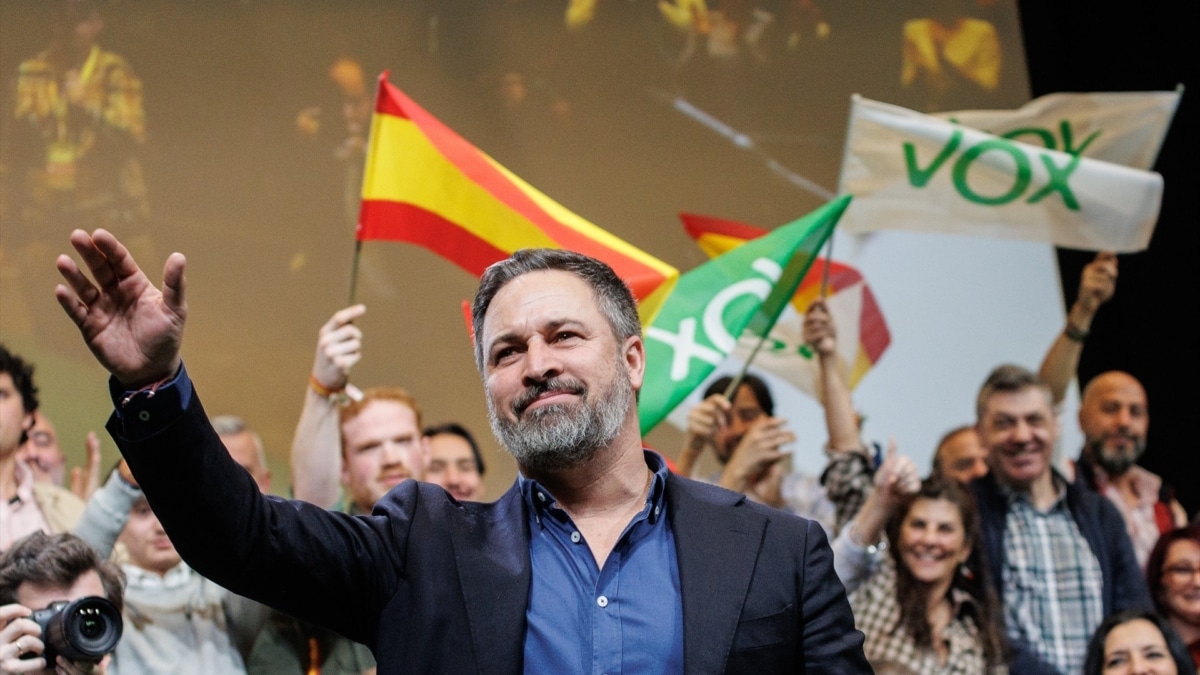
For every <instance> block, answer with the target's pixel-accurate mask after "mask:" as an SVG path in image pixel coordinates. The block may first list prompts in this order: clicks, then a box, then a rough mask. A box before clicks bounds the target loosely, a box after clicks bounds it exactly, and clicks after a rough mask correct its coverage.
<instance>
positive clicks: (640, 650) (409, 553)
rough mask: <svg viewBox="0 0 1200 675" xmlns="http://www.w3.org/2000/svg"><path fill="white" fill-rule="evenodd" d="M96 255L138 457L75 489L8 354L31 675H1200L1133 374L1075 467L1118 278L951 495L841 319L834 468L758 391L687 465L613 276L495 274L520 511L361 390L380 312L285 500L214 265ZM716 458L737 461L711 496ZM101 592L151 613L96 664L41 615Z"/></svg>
mask: <svg viewBox="0 0 1200 675" xmlns="http://www.w3.org/2000/svg"><path fill="white" fill-rule="evenodd" d="M71 243H72V244H73V246H74V248H75V250H76V252H77V254H78V255H79V257H80V258H81V259H82V260H83V261H84V268H83V269H81V268H80V267H79V266H77V264H76V263H75V262H74V261H73V260H72V259H70V258H68V257H66V256H63V257H60V259H59V261H58V267H59V271H60V272H61V273H62V275H63V277H64V279H65V283H64V285H62V286H60V287H59V288H58V289H57V291H56V295H57V298H58V300H59V302H60V304H62V306H63V308H64V309H65V310H66V312H67V314H68V315H69V316H70V317H71V319H72V320H74V322H75V323H76V325H77V326H78V327H79V329H80V331H81V333H82V335H83V338H84V340H85V342H86V343H87V345H88V347H89V348H90V349H91V351H92V352H93V354H95V356H96V358H97V359H98V360H99V361H100V363H101V364H102V365H103V366H104V367H105V368H106V369H107V370H108V371H109V372H110V373H111V375H112V379H111V381H110V391H111V393H112V397H113V403H114V409H115V412H114V415H113V417H112V419H111V420H110V422H109V426H108V430H109V433H110V434H111V435H112V436H113V437H114V439H115V440H116V441H117V443H118V445H119V446H120V448H121V451H122V454H123V456H124V459H123V460H122V461H121V462H120V463H119V464H118V465H117V466H116V467H114V468H113V469H112V471H111V472H110V474H109V475H108V476H107V478H106V480H104V481H103V484H100V483H101V481H100V471H99V468H98V464H99V459H98V454H99V453H98V449H97V447H96V446H97V444H96V442H95V439H94V438H91V439H89V442H88V447H89V460H88V465H87V466H86V467H84V468H83V469H82V470H77V471H75V472H72V473H74V474H75V475H74V476H73V479H72V480H71V481H70V482H71V483H72V486H73V487H72V489H68V488H66V487H63V483H64V481H66V480H67V475H68V474H67V472H66V471H65V466H64V463H65V462H64V460H63V459H62V453H61V450H58V447H57V439H56V438H55V437H54V431H53V427H52V425H50V424H49V422H48V420H46V418H45V417H44V415H42V414H41V413H39V411H38V390H37V387H36V386H35V385H34V380H33V368H32V366H31V365H30V364H28V363H26V362H25V361H24V360H22V359H21V357H20V356H18V355H16V354H13V353H11V352H9V351H8V349H7V348H4V347H3V346H0V551H2V552H0V673H4V674H8V673H24V672H42V671H43V669H45V671H46V672H55V669H57V672H65V673H81V672H83V673H86V672H108V673H116V674H118V675H120V674H124V673H168V672H170V673H189V672H192V673H241V672H245V673H302V674H305V675H309V674H313V673H324V674H330V673H336V674H342V673H345V674H361V673H374V672H376V671H378V672H380V673H388V672H409V671H414V670H415V671H436V672H459V671H487V672H518V671H526V672H584V671H592V672H615V671H624V672H647V671H653V672H660V671H661V672H676V673H682V672H688V673H691V672H796V671H803V672H812V673H858V672H872V670H873V671H874V672H878V673H911V674H918V673H919V674H923V673H963V674H966V673H988V674H997V673H1014V674H1015V673H1021V674H1024V673H1062V674H1074V673H1079V672H1084V673H1087V674H1089V675H1090V674H1092V673H1097V674H1098V673H1177V674H1178V673H1185V674H1193V673H1195V672H1196V668H1197V665H1198V664H1200V524H1197V523H1195V522H1193V523H1192V524H1188V521H1187V515H1186V514H1185V513H1184V510H1183V509H1182V507H1181V506H1180V504H1179V502H1178V501H1177V500H1176V499H1175V498H1174V494H1173V492H1172V489H1171V486H1170V485H1169V484H1168V482H1167V481H1164V480H1163V479H1162V478H1160V477H1158V476H1155V475H1154V474H1151V473H1150V472H1149V471H1147V470H1146V469H1144V468H1142V467H1140V466H1139V465H1138V464H1137V460H1138V458H1139V457H1140V455H1141V453H1142V452H1143V451H1144V450H1145V441H1146V433H1147V430H1148V424H1149V414H1148V405H1147V400H1146V394H1145V391H1144V390H1143V389H1142V387H1141V385H1140V383H1138V381H1137V380H1136V378H1133V377H1132V376H1130V375H1128V374H1126V373H1121V372H1109V373H1104V374H1102V375H1100V376H1098V377H1096V378H1094V379H1093V380H1092V381H1091V382H1089V383H1086V386H1085V387H1084V389H1083V395H1082V401H1081V406H1080V413H1079V420H1078V423H1079V425H1080V429H1081V431H1082V432H1083V436H1084V438H1085V446H1084V447H1083V448H1082V449H1081V450H1080V452H1079V454H1078V455H1077V457H1076V458H1075V459H1074V460H1073V461H1071V462H1069V463H1068V464H1067V465H1066V466H1059V465H1056V463H1055V461H1054V459H1053V456H1054V450H1055V446H1056V441H1057V439H1058V434H1059V424H1060V420H1059V419H1058V415H1057V414H1056V406H1057V404H1058V403H1059V402H1060V401H1061V399H1062V398H1063V397H1064V395H1065V393H1066V390H1067V388H1068V386H1069V385H1070V381H1071V379H1072V378H1073V376H1074V372H1075V370H1076V365H1077V363H1078V359H1079V356H1080V353H1081V350H1082V345H1083V342H1084V340H1086V338H1087V333H1088V330H1089V328H1090V325H1091V321H1092V319H1093V318H1094V317H1095V315H1096V313H1097V312H1098V311H1099V310H1100V308H1101V306H1102V305H1103V304H1104V302H1105V301H1106V300H1107V299H1108V298H1109V297H1111V296H1112V293H1113V291H1114V289H1115V284H1116V276H1117V268H1116V264H1117V263H1116V258H1115V257H1114V256H1112V255H1110V254H1106V253H1101V254H1099V255H1098V256H1097V257H1096V260H1095V261H1094V262H1093V263H1092V264H1090V265H1089V266H1088V267H1087V268H1086V269H1085V270H1084V273H1083V278H1082V280H1081V285H1080V292H1079V297H1078V299H1077V300H1076V302H1075V303H1074V304H1073V305H1072V307H1071V310H1070V313H1069V315H1068V318H1067V322H1066V325H1065V328H1064V330H1063V331H1062V333H1061V335H1060V336H1058V337H1057V338H1056V340H1055V341H1054V343H1053V344H1052V345H1051V346H1050V348H1049V350H1048V352H1047V354H1046V357H1045V360H1044V362H1043V363H1042V364H1041V367H1040V371H1039V372H1033V371H1031V370H1029V369H1026V368H1023V367H1020V366H1016V365H1011V364H1008V365H1001V366H998V367H997V368H996V369H995V370H994V371H993V372H992V373H990V374H989V375H988V376H987V377H986V379H985V380H984V383H983V385H982V386H981V388H980V391H979V394H978V397H977V399H976V419H975V420H974V422H973V423H970V424H964V425H963V426H961V427H958V428H955V429H952V430H950V431H948V432H947V433H946V434H945V436H944V437H943V439H942V441H941V442H940V443H939V446H938V448H937V451H936V453H935V455H934V461H933V466H932V467H930V469H929V471H923V470H921V469H919V468H918V467H917V465H916V463H915V462H913V461H912V460H911V459H910V458H909V457H908V456H906V455H905V454H904V453H903V452H902V451H901V450H900V449H898V448H896V447H895V445H894V444H892V445H890V446H889V447H888V448H887V449H886V450H880V449H878V448H874V447H872V446H871V445H869V444H867V443H864V442H863V441H862V440H861V434H860V430H859V417H858V415H857V413H856V411H855V408H854V405H853V401H852V399H851V392H850V389H849V387H848V385H847V383H846V378H845V368H844V364H841V363H839V362H838V357H837V351H836V339H837V334H836V327H835V325H834V322H833V318H832V316H831V315H830V313H829V312H828V311H827V309H826V307H825V305H824V303H823V302H821V301H819V300H818V301H815V302H814V303H813V304H812V306H811V307H810V308H809V310H808V312H807V314H806V317H805V323H804V333H805V334H804V337H805V341H806V343H807V344H808V345H809V346H810V347H811V348H812V350H813V353H814V358H815V359H816V361H817V363H818V364H819V366H820V387H819V393H820V399H821V403H822V405H823V407H824V410H825V421H826V427H827V428H826V432H827V434H828V443H827V446H826V452H827V455H828V460H827V464H826V467H825V470H824V471H823V472H822V473H821V475H819V476H816V475H805V474H802V473H799V472H794V471H791V470H790V469H789V468H788V461H787V460H788V457H789V453H790V451H789V445H790V444H791V443H792V442H793V441H794V440H795V433H796V432H795V430H793V429H790V428H789V427H788V423H787V419H786V417H785V416H784V415H783V414H780V413H778V412H777V411H776V410H775V404H774V399H773V396H772V393H771V391H770V388H769V387H768V385H767V384H766V383H765V382H764V381H763V380H761V379H760V378H758V377H756V376H754V375H753V374H745V375H744V377H740V378H735V377H733V376H730V377H724V378H721V379H718V380H717V381H716V382H715V383H714V384H713V385H712V386H710V387H709V389H708V390H707V391H706V392H705V394H706V395H705V397H704V399H703V400H702V401H701V402H700V403H699V404H697V405H696V406H695V407H694V408H693V409H692V410H691V411H690V414H689V415H688V428H687V431H686V435H685V439H684V443H683V447H682V449H681V450H680V451H679V452H678V454H674V453H672V454H674V458H673V459H674V461H672V460H671V459H669V458H665V457H663V455H662V454H660V453H658V452H654V451H651V450H647V449H645V448H644V445H643V442H642V439H641V435H640V431H639V425H638V420H637V403H636V398H637V392H638V390H639V389H640V386H641V382H642V378H643V376H644V356H645V354H644V349H643V346H642V342H641V331H640V326H639V324H638V319H637V314H636V309H635V306H634V303H633V299H632V297H631V296H630V295H629V292H628V289H627V288H626V287H625V285H624V284H623V283H622V282H621V281H620V280H619V279H617V278H616V276H615V275H614V274H613V273H612V271H611V270H610V269H609V268H607V266H605V265H603V263H599V262H597V261H594V260H592V259H589V258H586V257H584V256H580V255H578V254H573V253H568V252H563V251H548V250H532V251H523V252H519V253H517V254H514V255H513V256H511V257H510V258H509V259H507V260H505V261H502V262H500V263H497V264H496V265H494V266H493V267H491V268H489V270H488V271H487V272H486V273H485V274H484V276H483V278H482V280H481V282H480V288H479V291H478V293H477V296H476V299H475V304H474V308H473V317H472V319H473V326H474V328H475V331H474V339H475V356H476V361H477V366H478V368H479V371H480V373H481V375H482V377H483V383H484V389H485V393H486V398H487V402H488V408H489V415H490V418H491V421H492V430H493V432H494V433H495V435H496V437H497V438H498V439H499V440H500V441H501V443H502V445H503V446H504V447H505V448H506V449H507V450H508V451H509V452H510V453H511V454H512V455H513V457H514V458H515V459H516V461H517V464H518V467H519V469H520V473H519V476H518V478H517V481H516V483H515V484H514V485H513V486H512V488H511V489H509V490H508V491H507V492H506V493H505V494H504V495H502V496H501V497H500V498H499V499H497V500H495V501H489V500H488V496H487V494H486V491H485V484H484V481H483V475H484V469H485V467H484V462H483V458H482V455H481V453H480V450H479V447H478V445H477V444H476V442H475V440H474V438H473V436H472V434H471V432H470V431H468V430H467V429H466V428H464V427H463V426H462V425H459V424H456V423H453V422H449V423H443V424H438V425H434V426H428V427H427V426H424V424H423V420H422V410H421V408H420V406H419V404H418V402H417V401H416V400H415V399H414V398H413V397H412V396H411V395H410V394H408V393H407V392H406V391H404V390H403V389H401V388H399V387H375V388H369V389H366V390H359V389H358V388H356V387H355V386H354V385H353V384H352V383H351V381H350V379H351V378H350V375H351V370H352V369H353V368H354V366H355V365H356V364H357V363H358V362H359V360H360V359H361V355H362V349H363V341H364V336H363V333H362V331H361V329H360V328H359V327H358V326H357V325H356V324H355V320H356V319H358V318H359V317H361V316H362V315H363V313H364V312H365V308H364V307H362V306H361V305H356V306H352V307H348V308H345V309H343V310H340V311H338V312H336V313H335V314H334V315H333V316H332V317H331V318H330V319H329V321H328V322H327V323H326V324H325V325H324V326H322V327H321V328H320V330H319V332H318V338H317V347H316V354H315V358H314V362H313V368H312V371H311V377H310V379H309V383H308V386H307V389H306V392H305V394H304V400H303V407H302V409H301V411H300V414H299V417H298V422H297V426H296V431H295V435H294V438H293V443H292V447H291V470H292V487H291V489H292V496H293V499H283V498H280V497H276V496H271V495H269V493H268V490H269V489H270V484H271V474H270V472H269V470H268V468H267V463H266V454H265V451H264V448H263V444H262V441H261V439H259V437H258V435H257V434H255V433H254V431H253V429H252V428H251V427H250V426H249V425H248V424H247V422H246V421H244V420H242V419H240V418H238V417H235V416H232V415H218V416H215V417H212V418H209V417H208V416H207V415H206V413H205V412H204V409H203V407H202V406H201V404H200V400H199V388H198V385H196V384H194V383H193V382H192V380H191V379H190V377H189V376H188V374H187V370H186V368H185V366H184V364H183V361H182V359H181V357H180V354H179V343H180V340H181V337H182V333H183V326H184V322H185V319H186V314H187V305H186V301H185V298H184V283H183V268H184V261H183V258H182V257H181V256H178V255H173V256H172V257H171V258H169V259H168V263H167V267H166V270H165V272H164V281H163V285H162V287H161V288H156V287H155V286H153V285H152V284H150V282H149V281H148V280H147V278H146V276H145V275H144V274H143V273H142V272H141V271H140V269H139V268H138V267H137V265H136V263H135V262H134V261H133V259H132V257H131V256H130V254H129V252H128V250H127V249H126V248H125V247H123V246H122V245H121V243H120V242H118V241H117V240H116V239H115V238H114V237H113V236H112V235H111V234H109V233H107V232H105V231H103V230H98V231H96V232H95V233H94V234H91V235H88V234H85V233H83V232H81V231H76V232H75V233H74V234H73V235H72V238H71ZM85 270H86V271H87V273H90V275H91V276H90V278H89V276H88V274H86V273H85ZM709 452H711V453H712V455H713V457H714V458H715V459H716V461H717V463H718V465H719V469H718V470H717V471H715V472H711V473H708V472H703V471H699V470H698V468H697V467H698V465H699V460H700V459H701V458H702V457H703V456H704V454H705V453H709ZM693 474H703V475H693ZM689 479H691V480H689ZM796 516H801V517H802V518H798V517H796ZM839 581H840V583H839ZM87 596H101V597H105V598H107V599H108V600H109V601H111V602H112V603H113V604H114V605H115V606H116V607H117V608H118V609H119V611H120V613H121V616H122V618H123V634H122V636H121V639H120V640H119V642H117V643H116V644H115V648H113V649H112V650H111V653H109V654H104V655H94V658H93V657H91V656H89V657H79V656H78V655H72V654H69V653H66V652H64V651H62V648H61V647H55V646H54V644H55V643H54V640H53V639H52V636H50V635H48V634H47V633H46V629H45V628H44V626H43V623H42V622H41V621H40V619H39V617H40V616H42V615H43V613H44V612H43V611H42V610H45V609H47V608H52V607H55V605H54V604H52V603H55V602H58V601H73V600H77V599H79V598H82V597H87ZM47 653H49V654H50V655H51V656H53V657H54V659H53V660H52V661H50V662H48V661H47V660H46V658H45V656H46V655H47ZM101 657H102V658H101Z"/></svg>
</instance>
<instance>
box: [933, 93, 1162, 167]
mask: <svg viewBox="0 0 1200 675" xmlns="http://www.w3.org/2000/svg"><path fill="white" fill-rule="evenodd" d="M1182 95H1183V90H1182V87H1180V89H1178V90H1176V91H1132V92H1101V93H1088V94H1073V93H1061V94H1047V95H1045V96H1040V97H1038V98H1035V99H1034V100H1032V101H1030V102H1029V103H1026V104H1025V105H1023V106H1021V107H1020V108H1017V109H1016V110H960V111H958V112H948V113H934V114H933V116H934V117H937V118H939V119H943V120H946V121H948V122H956V123H958V124H962V125H964V126H968V127H971V128H972V129H979V130H980V131H986V132H988V133H989V134H992V135H993V136H1000V137H1001V138H1007V139H1009V140H1013V141H1021V142H1022V143H1028V144H1030V145H1037V146H1040V147H1043V148H1047V149H1050V150H1060V151H1062V152H1065V153H1067V154H1069V155H1083V156H1085V157H1087V158H1088V159H1098V160H1101V161H1104V162H1112V163H1113V164H1120V165H1121V166H1128V167H1133V168H1134V169H1144V170H1147V171H1148V170H1149V169H1150V167H1152V166H1154V160H1155V159H1156V158H1157V157H1158V150H1159V148H1161V147H1162V142H1163V139H1164V138H1165V137H1166V135H1167V129H1168V128H1169V127H1170V126H1171V120H1172V118H1174V117H1175V110H1176V108H1178V107H1179V99H1180V98H1181V97H1182Z"/></svg>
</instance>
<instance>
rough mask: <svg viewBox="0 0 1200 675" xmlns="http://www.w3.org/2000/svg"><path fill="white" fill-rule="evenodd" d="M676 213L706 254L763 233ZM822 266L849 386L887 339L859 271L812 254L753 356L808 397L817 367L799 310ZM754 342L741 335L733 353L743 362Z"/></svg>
mask: <svg viewBox="0 0 1200 675" xmlns="http://www.w3.org/2000/svg"><path fill="white" fill-rule="evenodd" d="M680 217H681V218H682V219H683V225H684V229H685V230H687V233H688V235H690V236H691V237H692V239H695V240H696V244H697V245H699V246H700V248H701V250H703V251H704V252H705V253H706V254H708V256H709V257H710V258H715V257H716V256H718V255H721V254H723V253H726V252H728V251H731V250H733V249H734V248H737V247H738V246H741V245H742V244H745V243H746V242H748V241H751V240H753V239H757V238H759V237H762V236H764V235H766V234H767V230H763V229H759V228H757V227H754V226H752V225H746V224H744V223H739V222H735V221H731V220H723V219H720V218H711V217H707V216H698V215H691V214H681V215H680ZM826 265H828V266H829V272H828V275H829V277H828V284H829V285H828V288H827V293H828V297H827V298H826V300H825V305H826V307H827V308H828V309H829V312H830V314H831V315H833V318H834V321H835V323H836V324H837V327H838V345H837V351H838V356H839V357H840V358H841V361H842V362H844V363H846V364H848V365H849V372H848V376H849V378H848V379H849V384H850V387H851V388H853V387H855V386H857V385H858V382H859V381H860V380H861V379H862V378H863V376H864V375H866V374H867V372H868V371H869V370H870V369H871V367H872V366H874V365H875V363H876V362H878V361H879V359H880V358H881V357H882V356H883V352H884V350H886V349H887V347H888V345H889V344H891V341H892V337H891V333H890V332H889V331H888V327H887V321H885V320H884V317H883V313H882V312H881V311H880V309H879V304H878V302H876V300H875V294H874V293H872V292H871V287H870V286H869V285H868V284H867V280H866V279H864V278H863V276H862V274H861V273H859V271H858V270H856V269H855V268H853V267H851V266H850V265H845V264H842V263H839V262H829V261H827V260H826V259H825V258H820V257H818V258H817V259H816V261H815V262H814V263H813V266H812V267H811V268H809V270H808V274H806V275H805V276H804V279H803V281H801V282H800V286H799V288H797V289H796V292H795V294H794V295H793V296H792V298H791V306H790V307H788V308H786V309H784V312H783V314H782V315H780V317H779V320H778V321H777V322H775V326H774V328H772V329H771V331H770V334H769V337H768V339H767V342H766V343H765V344H764V345H763V346H762V348H761V349H760V350H759V352H758V355H757V356H755V357H754V365H755V367H756V368H758V369H759V370H763V371H766V372H769V373H771V374H773V375H775V376H776V377H779V378H780V379H783V380H786V381H787V382H789V383H791V384H792V385H793V386H795V387H796V388H797V389H799V390H801V391H803V392H805V393H807V394H809V395H810V396H813V397H814V398H816V397H817V383H818V382H819V381H820V380H819V377H820V369H819V367H818V366H817V363H816V361H815V360H814V358H813V357H814V354H813V353H812V350H811V349H809V348H808V346H807V345H805V344H804V313H805V312H807V311H808V306H809V305H810V304H811V303H812V301H813V300H815V299H817V297H818V296H819V295H820V293H821V281H822V279H823V278H825V274H826V272H825V267H826ZM756 342H757V340H755V339H750V338H746V337H743V338H742V339H741V340H739V341H738V345H737V347H736V348H735V349H734V350H733V356H734V357H736V358H739V359H741V360H742V361H743V362H745V361H746V360H747V359H749V358H750V354H751V352H752V351H753V350H754V347H755V343H756Z"/></svg>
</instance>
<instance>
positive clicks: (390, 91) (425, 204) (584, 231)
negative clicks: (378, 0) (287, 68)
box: [357, 72, 679, 324]
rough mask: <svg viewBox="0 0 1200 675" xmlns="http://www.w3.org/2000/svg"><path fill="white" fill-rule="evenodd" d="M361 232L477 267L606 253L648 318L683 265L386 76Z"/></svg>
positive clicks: (362, 237)
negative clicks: (467, 135) (619, 230)
mask: <svg viewBox="0 0 1200 675" xmlns="http://www.w3.org/2000/svg"><path fill="white" fill-rule="evenodd" d="M357 238H358V240H359V241H368V240H375V239H383V240H388V241H403V242H408V243H410V244H417V245H420V246H424V247H425V248H427V249H429V250H430V251H433V252H434V253H436V254H438V255H440V256H442V257H443V258H446V259H447V260H449V261H451V262H453V263H455V264H457V265H458V266H459V267H461V268H463V269H464V270H466V271H468V272H470V273H471V274H473V275H475V276H479V275H481V274H483V271H484V269H485V268H487V266H488V265H490V264H492V263H494V262H496V261H498V260H502V259H504V258H506V257H508V255H509V254H511V253H512V252H513V251H516V250H518V249H522V248H564V249H569V250H572V251H576V252H578V253H583V254H585V255H589V256H591V257H593V258H597V259H599V260H603V261H604V262H606V263H608V264H609V265H610V266H611V267H612V268H613V270H614V271H616V273H617V275H618V276H620V277H621V278H622V279H624V280H625V283H627V284H629V287H630V289H631V290H632V291H633V294H634V296H635V297H637V299H638V301H639V312H640V315H641V319H642V323H643V324H649V322H650V321H651V320H652V319H653V318H654V315H655V314H656V313H657V312H658V309H659V307H661V305H662V302H663V300H664V299H665V298H666V297H667V295H669V294H670V292H671V288H672V287H673V286H674V284H675V281H676V280H677V279H678V278H679V270H677V269H675V268H674V267H671V266H670V265H668V264H666V263H664V262H663V261H661V260H658V259H657V258H654V257H653V256H650V255H648V254H647V253H645V252H644V251H641V250H639V249H637V248H635V247H633V246H631V245H630V244H628V243H626V242H624V241H622V240H620V239H618V238H617V237H614V236H613V235H611V234H609V233H608V232H606V231H604V230H602V229H600V228H599V227H597V226H595V225H593V224H592V223H590V222H588V221H587V220H584V219H583V218H581V217H579V216H578V215H576V214H574V213H572V212H571V211H569V210H567V209H566V208H564V207H563V206H562V205H561V204H559V203H558V202H555V201H554V200H553V199H550V198H549V197H547V196H546V195H544V194H542V193H541V192H539V191H538V190H537V189H536V188H534V187H533V186H532V185H530V184H528V183H526V182H525V181H523V180H521V179H520V178H519V177H518V176H516V175H514V174H513V173H512V172H510V171H509V170H508V169H505V168H504V167H503V166H501V165H500V164H499V163H497V162H496V161H495V160H494V159H492V158H491V157H489V156H487V155H486V154H485V153H483V152H482V151H480V150H479V149H478V148H476V147H475V146H474V145H471V144H470V143H468V142H467V141H466V140H465V139H463V138H462V137H461V136H459V135H458V134H456V133H454V131H453V130H451V129H450V128H449V127H447V126H446V125H444V124H442V123H441V122H440V121H438V120H437V119H436V118H435V117H434V116H433V115H430V114H429V113H428V112H426V111H425V110H424V109H423V108H421V107H420V106H418V105H417V104H416V103H414V102H413V101H412V99H410V98H409V97H408V96H405V95H404V93H403V92H401V91H400V90H399V89H397V88H396V87H394V86H392V84H391V83H389V82H388V81H387V72H384V73H383V74H382V75H380V76H379V93H378V96H377V98H376V101H375V113H374V115H373V116H372V119H371V140H370V144H369V147H368V148H367V163H366V168H365V170H364V174H363V189H362V210H361V211H360V213H359V220H358V231H357Z"/></svg>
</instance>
